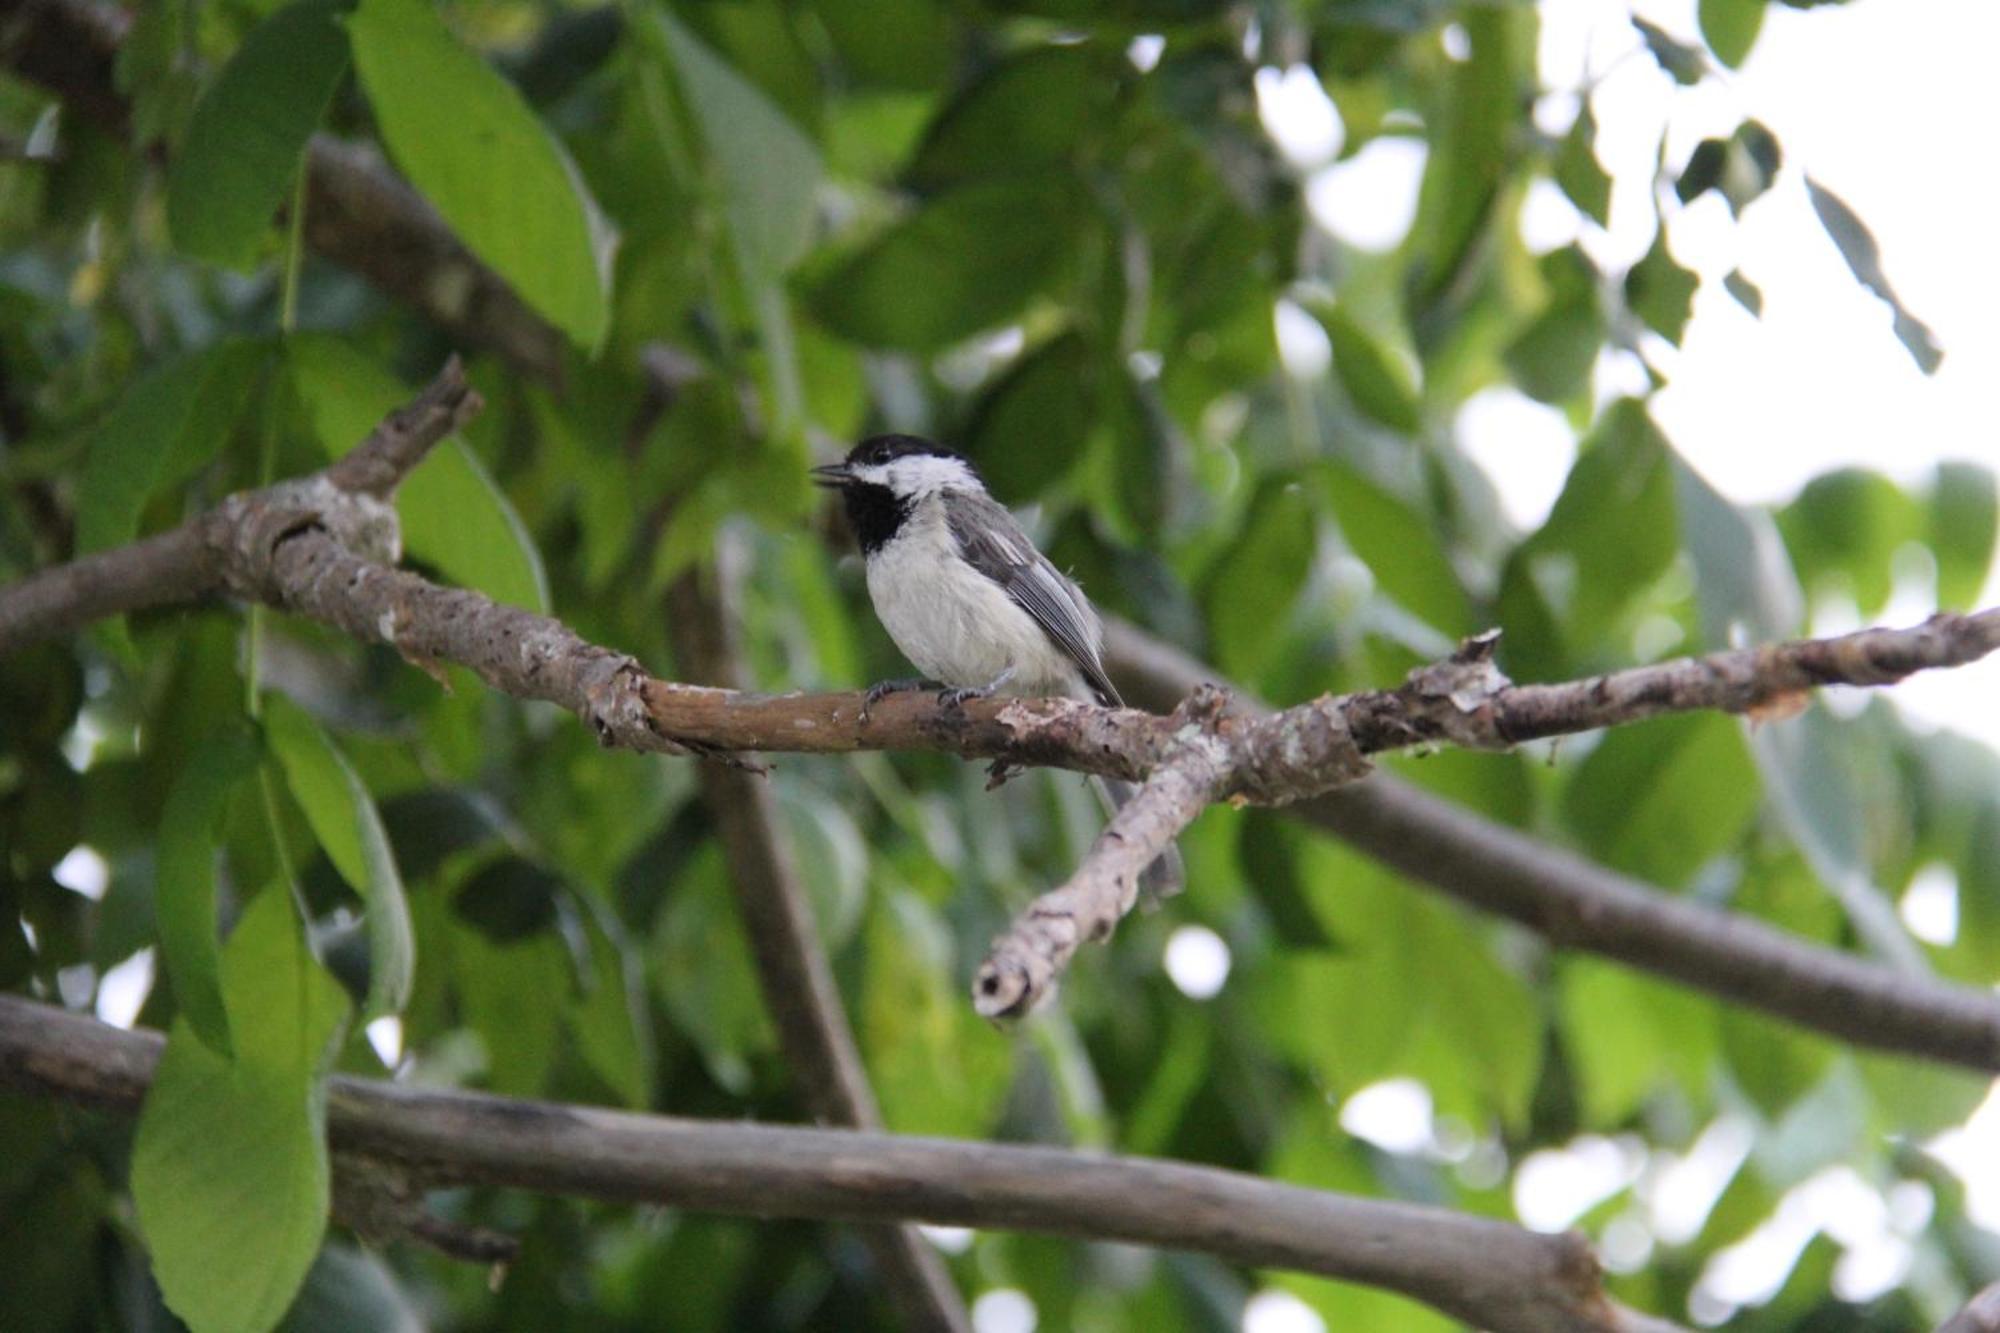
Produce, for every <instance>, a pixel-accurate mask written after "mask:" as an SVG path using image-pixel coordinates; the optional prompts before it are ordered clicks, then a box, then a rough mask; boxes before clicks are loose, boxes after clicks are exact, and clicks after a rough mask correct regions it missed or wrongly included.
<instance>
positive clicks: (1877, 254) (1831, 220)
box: [1806, 176, 1944, 375]
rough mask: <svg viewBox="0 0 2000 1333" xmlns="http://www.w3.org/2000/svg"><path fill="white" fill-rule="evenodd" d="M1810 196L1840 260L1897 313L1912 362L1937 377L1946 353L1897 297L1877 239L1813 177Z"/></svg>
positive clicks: (1899, 330)
mask: <svg viewBox="0 0 2000 1333" xmlns="http://www.w3.org/2000/svg"><path fill="white" fill-rule="evenodd" d="M1806 194H1807V195H1808V196H1809V197H1810V198H1811V199H1812V206H1813V212H1815V213H1817V214H1819V220H1820V225H1821V226H1823V227H1825V228H1826V234H1827V235H1828V236H1831V237H1832V238H1833V243H1834V245H1835V246H1837V247H1838V248H1839V250H1840V257H1841V258H1842V259H1845V260H1846V261H1847V267H1848V268H1849V269H1850V270H1851V271H1852V272H1853V274H1854V277H1855V280H1856V281H1858V282H1859V283H1860V284H1861V285H1862V286H1864V287H1866V288H1867V289H1868V290H1869V291H1871V292H1873V293H1875V295H1877V296H1879V297H1881V298H1882V299H1883V300H1884V301H1885V302H1887V303H1888V306H1889V309H1890V310H1892V311H1893V312H1895V317H1896V323H1895V332H1896V337H1897V339H1898V340H1899V341H1900V342H1901V343H1902V344H1903V346H1904V348H1905V349H1906V350H1907V351H1908V352H1909V354H1910V359H1911V360H1913V361H1915V362H1916V363H1917V368H1918V369H1919V370H1921V371H1923V372H1924V374H1926V375H1934V374H1936V373H1937V368H1938V366H1939V365H1941V364H1942V363H1943V361H1944V349H1943V348H1941V347H1939V346H1938V341H1937V337H1936V336H1935V335H1934V334H1932V332H1931V330H1930V326H1929V325H1928V324H1925V323H1924V322H1923V321H1922V320H1920V319H1918V318H1917V317H1916V316H1915V315H1913V314H1911V313H1910V311H1909V309H1908V308H1907V307H1905V306H1904V305H1903V302H1902V300H1901V299H1900V298H1899V297H1898V296H1897V295H1896V289H1895V288H1894V287H1892V286H1890V284H1889V275H1888V274H1887V273H1885V272H1884V271H1883V269H1882V251H1881V250H1880V248H1879V247H1877V246H1876V244H1875V235H1874V233H1873V232H1871V231H1869V230H1868V226H1867V224H1866V223H1864V222H1862V220H1861V217H1860V215H1859V214H1857V213H1856V212H1855V211H1854V210H1853V209H1852V208H1851V207H1849V206H1848V203H1847V201H1846V200H1845V199H1842V198H1841V197H1840V196H1839V195H1837V194H1835V193H1834V192H1833V191H1831V190H1829V189H1827V188H1826V187H1825V186H1824V185H1821V184H1820V183H1819V182H1818V181H1816V180H1814V179H1813V178H1812V177H1811V176H1808V177H1806Z"/></svg>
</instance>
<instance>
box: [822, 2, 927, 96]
mask: <svg viewBox="0 0 2000 1333" xmlns="http://www.w3.org/2000/svg"><path fill="white" fill-rule="evenodd" d="M812 9H813V12H814V13H816V14H817V15H818V16H819V21H820V22H821V23H822V24H824V25H825V27H826V31H827V36H828V38H830V39H831V40H832V42H833V47H834V51H835V52H836V53H837V54H838V56H839V57H840V62H841V66H842V68H843V69H844V70H845V71H846V72H847V73H848V75H849V76H850V77H852V78H854V79H855V80H856V81H858V82H860V83H863V84H870V85H875V86H879V87H887V88H909V89H917V90H921V91H928V90H929V89H930V88H931V87H932V86H933V85H935V84H937V83H939V82H940V81H942V80H943V79H944V78H945V76H946V75H947V73H948V72H949V70H950V67H951V59H952V37H953V32H952V20H951V17H950V16H949V15H948V14H947V13H946V12H945V8H944V6H943V5H940V4H937V3H935V0H813V4H812Z"/></svg>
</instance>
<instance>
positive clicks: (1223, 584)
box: [1203, 477, 1315, 680]
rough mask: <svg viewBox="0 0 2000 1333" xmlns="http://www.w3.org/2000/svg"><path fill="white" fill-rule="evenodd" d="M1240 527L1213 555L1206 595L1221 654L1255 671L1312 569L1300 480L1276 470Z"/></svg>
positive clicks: (1234, 665)
mask: <svg viewBox="0 0 2000 1333" xmlns="http://www.w3.org/2000/svg"><path fill="white" fill-rule="evenodd" d="M1241 532H1242V535H1241V536H1239V537H1238V538H1237V539H1236V542H1235V543H1234V544H1233V545H1232V546H1231V547H1230V548H1229V549H1228V550H1227V551H1225V552H1223V554H1222V556H1221V558H1220V559H1218V560H1217V561H1216V562H1215V566H1214V568H1213V569H1212V570H1211V571H1210V572H1209V576H1208V581H1207V591H1206V593H1205V595H1204V597H1203V603H1204V606H1205V609H1206V610H1207V612H1208V632H1209V638H1210V640H1211V641H1212V643H1213V645H1214V649H1215V658H1216V662H1217V664H1218V665H1219V666H1221V668H1222V669H1223V670H1224V671H1225V672H1227V673H1228V674H1230V675H1232V676H1235V677H1236V678H1237V679H1239V680H1250V679H1253V678H1254V677H1255V676H1256V675H1257V674H1258V672H1259V669H1260V668H1261V667H1262V666H1263V665H1264V664H1265V660H1266V656H1267V654H1268V651H1269V649H1270V648H1271V646H1272V644H1273V643H1274V642H1275V641H1276V640H1277V638H1278V636H1279V634H1280V633H1282V632H1283V630H1284V628H1285V624H1286V622H1287V621H1288V620H1289V619H1290V618H1291V611H1292V603H1293V602H1295V601H1297V600H1298V596H1299V593H1300V591H1301V590H1302V589H1303V588H1304V587H1305V583H1306V575H1307V574H1308V573H1310V572H1311V570H1312V559H1313V547H1314V543H1315V533H1314V528H1313V515H1312V506H1311V504H1310V503H1309V502H1308V500H1307V498H1306V494H1305V491H1304V489H1303V488H1302V487H1300V486H1299V484H1298V483H1297V482H1295V481H1292V480H1290V479H1288V478H1285V477H1274V478H1272V479H1271V480H1270V481H1267V482H1266V483H1265V484H1264V488H1263V489H1262V490H1261V491H1259V492H1258V493H1257V498H1256V499H1255V500H1253V501H1252V502H1251V504H1250V513H1249V515H1248V517H1246V518H1245V519H1244V521H1243V526H1242V529H1241Z"/></svg>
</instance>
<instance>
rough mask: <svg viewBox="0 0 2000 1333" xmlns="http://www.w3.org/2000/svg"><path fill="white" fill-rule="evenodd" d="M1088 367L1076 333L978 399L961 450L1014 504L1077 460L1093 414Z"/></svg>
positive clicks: (1043, 349) (1018, 365) (1024, 362)
mask: <svg viewBox="0 0 2000 1333" xmlns="http://www.w3.org/2000/svg"><path fill="white" fill-rule="evenodd" d="M1094 379H1095V367H1094V365H1093V363H1092V360H1091V355H1090V346H1089V344H1088V343H1086V342H1085V341H1084V339H1083V338H1082V336H1081V335H1079V334H1076V333H1063V334H1060V335H1058V336H1057V337H1054V338H1051V339H1049V341H1047V342H1045V343H1043V344H1042V345H1041V346H1040V347H1037V348H1035V349H1034V350H1033V351H1031V352H1029V353H1028V354H1027V355H1025V356H1023V357H1022V358H1021V359H1020V360H1018V361H1016V362H1015V363H1014V364H1013V365H1011V366H1009V367H1008V368H1007V370H1006V372H1005V373H1003V374H1002V375H1001V376H1000V377H999V378H998V379H997V380H995V381H994V383H993V385H992V387H990V388H989V389H987V390H986V392H985V393H984V394H982V395H981V396H980V399H979V403H978V406H977V407H975V408H974V409H973V414H972V421H971V422H970V424H968V425H967V426H966V430H965V445H966V453H967V454H968V455H969V456H970V457H971V458H972V461H973V462H974V463H976V464H977V465H978V467H979V473H980V475H981V476H983V477H984V478H986V482H987V485H988V486H990V487H991V488H992V490H993V493H994V494H995V495H998V496H1000V497H1001V498H1002V499H1004V500H1006V501H1008V502H1010V503H1015V504H1020V503H1024V502H1026V501H1028V500H1032V499H1034V498H1035V497H1037V496H1039V495H1041V494H1042V493H1043V492H1044V491H1046V490H1047V489H1048V488H1049V487H1050V486H1052V485H1054V484H1055V483H1056V482H1058V481H1060V480H1062V478H1063V477H1065V476H1067V475H1068V474H1069V473H1070V472H1071V471H1072V470H1073V469H1074V468H1075V467H1076V465H1077V463H1078V462H1079V461H1080V460H1081V459H1082V458H1083V455H1084V450H1085V446H1086V445H1087V443H1088V441H1089V436H1090V430H1091V424H1092V420H1093V418H1094V417H1095V415H1096V405H1095V397H1094V394H1093V393H1092V389H1093V387H1094V384H1093V381H1094Z"/></svg>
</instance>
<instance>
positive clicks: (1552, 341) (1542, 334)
mask: <svg viewBox="0 0 2000 1333" xmlns="http://www.w3.org/2000/svg"><path fill="white" fill-rule="evenodd" d="M1541 270H1542V277H1543V279H1544V280H1545V281H1546V282H1547V284H1548V289H1549V299H1548V302H1547V304H1546V305H1544V306H1543V307H1542V312H1541V313H1540V314H1539V315H1537V316H1536V317H1535V319H1534V321H1533V322H1532V323H1530V324H1529V325H1528V327H1527V328H1526V329H1524V330H1523V331H1522V333H1521V335H1520V336H1519V337H1518V338H1516V339H1515V340H1514V342H1513V343H1512V344H1511V345H1510V346H1509V347H1508V348H1507V351H1506V353H1505V360H1506V363H1507V371H1508V373H1509V374H1510V375H1512V376H1513V378H1514V382H1515V383H1516V384H1518V385H1520V386H1521V391H1522V392H1523V393H1525V394H1527V395H1528V396H1529V397H1530V398H1535V399H1539V400H1540V401H1542V402H1545V403H1560V402H1564V401H1566V400H1567V399H1569V398H1571V397H1573V396H1574V395H1576V394H1578V393H1580V392H1582V390H1583V389H1584V388H1585V387H1586V386H1587V385H1588V384H1589V382H1590V368H1591V367H1592V366H1593V365H1595V364H1596V362H1597V349H1598V348H1599V347H1600V346H1601V345H1602V344H1603V342H1604V315H1603V312H1602V311H1600V310H1599V308H1598V299H1597V281H1598V275H1597V266H1596V265H1595V264H1593V263H1592V262H1591V261H1590V258H1589V257H1588V256H1587V255H1585V254H1584V252H1583V249H1582V247H1581V246H1575V245H1571V246H1565V247H1564V248H1562V249H1560V250H1555V251H1551V252H1550V253H1549V254H1547V255H1545V256H1543V258H1542V260H1541Z"/></svg>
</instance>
